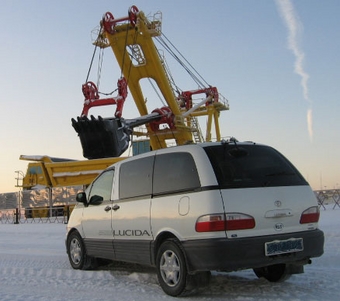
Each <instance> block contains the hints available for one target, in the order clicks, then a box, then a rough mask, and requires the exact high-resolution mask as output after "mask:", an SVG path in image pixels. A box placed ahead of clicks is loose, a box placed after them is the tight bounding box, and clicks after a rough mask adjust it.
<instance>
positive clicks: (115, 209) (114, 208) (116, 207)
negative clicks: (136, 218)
mask: <svg viewBox="0 0 340 301" xmlns="http://www.w3.org/2000/svg"><path fill="white" fill-rule="evenodd" d="M119 208H120V206H119V205H117V204H116V205H114V206H113V207H112V209H113V210H114V211H117V210H118V209H119Z"/></svg>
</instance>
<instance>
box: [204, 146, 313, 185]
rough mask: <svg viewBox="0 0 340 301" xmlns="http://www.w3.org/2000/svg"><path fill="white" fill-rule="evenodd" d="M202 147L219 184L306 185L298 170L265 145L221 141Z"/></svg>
mask: <svg viewBox="0 0 340 301" xmlns="http://www.w3.org/2000/svg"><path fill="white" fill-rule="evenodd" d="M204 149H205V151H206V153H207V155H208V157H209V159H210V162H211V164H212V166H213V169H214V171H215V175H216V177H217V180H218V183H219V186H220V188H247V187H273V186H298V185H308V183H307V182H306V180H305V179H304V178H303V177H302V175H301V174H300V173H299V171H298V170H297V169H296V168H295V167H294V166H293V165H292V164H291V163H290V162H289V161H288V160H287V159H286V158H285V157H284V156H283V155H282V154H280V153H279V152H278V151H276V150H275V149H273V148H271V147H269V146H264V145H255V144H249V145H241V144H221V145H216V146H209V147H205V148H204Z"/></svg>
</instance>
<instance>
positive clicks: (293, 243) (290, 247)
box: [265, 238, 303, 256]
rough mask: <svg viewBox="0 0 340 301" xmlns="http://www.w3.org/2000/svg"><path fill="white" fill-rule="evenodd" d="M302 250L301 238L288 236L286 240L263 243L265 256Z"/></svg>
mask: <svg viewBox="0 0 340 301" xmlns="http://www.w3.org/2000/svg"><path fill="white" fill-rule="evenodd" d="M300 251H303V239H302V238H290V239H287V240H274V241H271V242H266V243H265V253H266V256H273V255H280V254H286V253H293V252H300Z"/></svg>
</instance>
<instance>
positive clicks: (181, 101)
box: [20, 6, 229, 189]
mask: <svg viewBox="0 0 340 301" xmlns="http://www.w3.org/2000/svg"><path fill="white" fill-rule="evenodd" d="M160 16H161V15H160V13H158V14H155V16H154V17H153V20H149V19H148V18H147V17H146V16H145V15H144V13H143V12H141V11H139V10H138V8H137V7H136V6H132V7H131V8H130V9H129V11H128V16H126V17H123V18H120V19H115V18H114V17H113V15H112V14H111V13H110V12H107V13H105V14H104V16H103V18H102V20H101V22H100V28H99V31H98V35H97V38H96V40H95V42H94V45H95V47H96V48H97V47H99V48H102V49H103V48H107V47H111V49H112V51H113V53H114V55H115V57H116V59H117V62H118V63H119V66H120V68H121V74H122V76H121V78H120V79H119V80H118V89H117V90H118V95H117V96H116V97H110V98H104V99H101V98H100V96H99V91H98V88H97V86H96V85H95V84H94V83H93V82H91V81H87V82H86V83H85V84H83V86H82V91H83V94H84V97H85V100H84V106H83V111H82V113H81V115H80V117H77V120H75V119H72V126H73V127H74V129H75V130H76V132H77V133H78V135H79V138H80V141H81V144H82V148H83V155H84V157H85V158H87V159H89V160H84V161H72V160H66V159H56V158H51V157H48V156H21V157H20V159H22V160H29V161H34V162H31V163H29V165H28V170H27V173H26V176H25V177H24V179H23V188H24V189H31V188H32V187H34V186H37V185H41V186H45V187H56V186H74V185H88V184H89V183H91V182H92V180H93V179H94V178H95V177H96V176H97V175H98V174H99V173H100V172H101V171H102V170H103V169H105V168H106V167H108V166H109V165H111V164H113V163H114V162H116V161H118V160H123V159H124V158H123V157H120V156H121V155H122V154H123V152H124V151H125V150H126V149H127V148H128V145H129V142H130V136H132V135H134V136H137V137H141V136H144V140H143V143H144V142H145V140H147V141H148V145H150V149H152V150H156V149H160V148H165V147H167V146H168V144H170V142H169V140H172V141H175V144H177V145H183V144H187V143H199V142H204V141H211V139H212V135H211V131H212V125H213V123H214V124H215V136H216V140H217V141H220V139H221V135H220V128H219V122H218V118H219V115H220V112H221V111H223V110H228V109H229V105H228V103H227V100H226V99H225V98H224V97H223V96H222V95H220V94H219V93H218V91H217V88H216V87H212V86H210V85H207V86H203V85H202V84H201V83H198V82H197V81H196V83H197V84H198V87H199V88H198V89H195V90H190V91H182V90H179V89H178V87H177V86H176V91H175V89H174V83H173V79H172V77H171V76H170V74H169V73H168V72H167V70H166V64H165V61H164V59H163V57H162V56H161V55H160V52H159V51H158V50H157V48H156V46H155V44H154V41H153V39H160V40H159V41H160V42H162V44H163V45H164V46H166V47H167V46H168V45H167V44H166V43H165V40H164V39H163V38H162V32H161V18H160ZM170 53H171V52H170ZM145 78H147V79H152V80H153V81H154V82H155V83H156V85H157V86H158V90H159V91H160V94H161V97H163V98H164V99H163V100H162V102H163V103H164V104H165V103H166V105H165V106H163V107H161V108H155V109H154V110H152V111H151V112H150V111H149V110H148V108H147V106H146V97H145V96H144V95H143V92H142V89H141V86H140V81H141V80H142V79H145ZM128 88H129V90H130V92H131V94H132V97H133V100H134V102H135V104H136V106H137V108H138V111H139V114H140V116H138V117H137V118H135V119H129V120H128V119H124V118H123V117H122V113H123V106H124V102H125V99H126V98H127V95H128ZM198 94H203V98H202V99H200V100H199V101H198V102H197V103H195V101H194V100H193V95H198ZM105 105H116V106H117V107H116V112H115V114H114V117H110V118H102V117H100V116H98V118H95V117H93V116H91V117H90V118H88V117H87V115H88V111H89V109H90V108H92V107H95V106H105ZM200 116H207V127H206V135H205V137H203V135H202V134H201V130H200V126H199V124H198V120H197V118H198V117H200ZM140 125H145V126H146V130H145V131H139V130H137V129H136V128H137V127H138V126H140ZM167 142H169V143H167ZM172 145H173V143H172Z"/></svg>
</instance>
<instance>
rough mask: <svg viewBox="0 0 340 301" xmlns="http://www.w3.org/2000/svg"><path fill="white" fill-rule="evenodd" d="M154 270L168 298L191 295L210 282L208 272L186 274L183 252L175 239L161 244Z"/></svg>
mask: <svg viewBox="0 0 340 301" xmlns="http://www.w3.org/2000/svg"><path fill="white" fill-rule="evenodd" d="M156 268H157V278H158V282H159V284H160V286H161V287H162V289H163V291H164V292H165V293H166V294H168V295H170V296H174V297H177V296H183V295H192V294H194V293H196V292H198V289H199V288H202V289H204V288H205V287H206V286H207V285H208V284H209V282H210V271H206V272H198V273H196V274H193V275H191V274H190V275H189V274H188V271H187V265H186V259H185V255H184V251H183V249H182V247H181V245H180V242H179V241H178V240H177V239H168V240H166V241H164V242H163V243H162V244H161V246H160V248H159V249H158V252H157V257H156Z"/></svg>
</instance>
